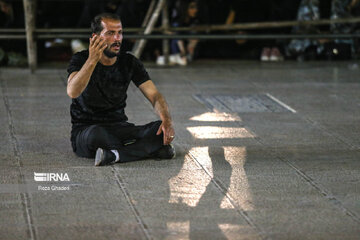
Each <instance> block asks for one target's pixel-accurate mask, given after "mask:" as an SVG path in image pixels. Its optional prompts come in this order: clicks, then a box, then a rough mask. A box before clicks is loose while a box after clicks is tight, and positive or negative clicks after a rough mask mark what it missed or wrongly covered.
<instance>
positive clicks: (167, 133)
mask: <svg viewBox="0 0 360 240" xmlns="http://www.w3.org/2000/svg"><path fill="white" fill-rule="evenodd" d="M139 88H140V90H141V92H142V93H143V94H144V96H145V97H146V98H147V99H148V100H149V101H150V103H151V104H152V105H153V107H154V109H155V111H156V113H157V114H158V115H159V117H160V119H161V121H162V124H161V126H160V128H159V130H158V132H157V135H159V134H161V132H162V133H163V134H164V145H167V144H170V143H171V141H172V140H173V139H174V136H175V131H174V128H173V125H172V120H171V116H170V112H169V107H168V105H167V103H166V101H165V98H164V97H163V95H162V94H161V93H160V92H159V91H158V90H157V88H156V87H155V85H154V83H153V82H152V81H151V80H149V81H146V82H144V83H143V84H141V85H140V86H139Z"/></svg>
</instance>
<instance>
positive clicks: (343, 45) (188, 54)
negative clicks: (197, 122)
mask: <svg viewBox="0 0 360 240" xmlns="http://www.w3.org/2000/svg"><path fill="white" fill-rule="evenodd" d="M22 2H23V1H20V0H12V1H11V0H0V28H24V13H23V6H22ZM150 2H151V0H106V1H96V0H77V1H76V0H74V1H56V0H51V1H40V0H39V1H37V8H36V9H37V10H36V14H37V15H36V20H37V22H36V27H37V28H88V27H89V26H90V21H91V19H92V18H93V17H94V16H96V15H97V14H99V13H101V12H111V13H116V14H118V15H119V16H121V19H122V23H123V27H124V28H125V29H126V28H127V27H140V26H141V24H142V22H143V19H144V17H145V15H146V12H147V10H148V8H149V5H150ZM167 2H168V10H169V17H170V24H171V26H173V27H189V26H196V25H204V24H205V25H210V24H211V25H214V24H215V25H220V24H235V23H248V22H270V21H271V22H274V21H289V20H290V21H292V20H318V19H329V18H331V19H337V18H349V17H356V16H359V15H360V0H272V1H268V0H168V1H167ZM160 24H161V19H159V21H158V23H157V25H158V26H159V25H160ZM358 31H359V25H358V24H331V25H324V26H307V27H293V28H291V27H287V28H267V29H255V30H246V31H245V30H244V31H218V32H216V31H215V32H211V34H290V33H292V34H306V33H309V34H314V33H357V32H358ZM178 34H196V33H195V32H179V33H178ZM133 44H134V40H131V39H129V38H128V39H127V38H126V35H125V39H124V42H123V46H122V51H129V50H132V47H133ZM169 47H170V50H171V56H170V62H171V63H172V64H179V65H187V64H189V63H190V62H191V61H193V60H194V59H199V58H236V59H259V60H261V61H282V60H284V59H297V60H299V61H303V60H316V59H330V60H333V59H334V60H338V59H351V58H357V57H358V55H359V48H358V42H357V39H289V40H216V41H215V40H197V39H196V38H194V39H190V40H180V39H172V40H171V41H170V43H169ZM84 48H86V41H85V40H81V39H73V40H72V41H68V40H65V39H48V40H41V41H40V40H39V42H38V51H39V55H40V59H50V60H67V59H69V58H70V57H71V54H72V53H73V52H74V51H78V50H81V49H84ZM25 49H26V46H25V42H24V40H16V41H14V40H1V41H0V65H1V64H5V63H6V62H7V63H8V64H9V65H16V64H23V62H24V58H25V54H26V51H25ZM71 49H72V50H73V52H72V51H71ZM21 56H23V58H21ZM142 58H143V59H145V60H153V61H156V62H157V63H158V64H159V65H162V64H163V63H164V58H163V56H162V42H161V40H151V41H148V44H147V46H146V48H145V50H144V53H143V55H142ZM25 59H26V58H25ZM25 62H26V61H25Z"/></svg>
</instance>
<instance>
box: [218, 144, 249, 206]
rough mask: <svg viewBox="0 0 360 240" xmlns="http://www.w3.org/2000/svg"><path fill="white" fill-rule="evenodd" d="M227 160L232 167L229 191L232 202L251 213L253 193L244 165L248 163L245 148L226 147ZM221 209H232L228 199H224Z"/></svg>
mask: <svg viewBox="0 0 360 240" xmlns="http://www.w3.org/2000/svg"><path fill="white" fill-rule="evenodd" d="M224 155H225V156H224V157H225V160H226V161H227V162H228V163H229V164H230V165H231V169H232V171H231V177H230V186H229V188H228V190H227V193H229V195H230V196H233V199H232V201H233V202H235V204H236V205H237V206H239V207H240V208H241V209H242V210H245V211H251V210H253V209H254V205H253V201H252V199H253V198H252V193H251V189H250V185H249V182H248V178H247V176H246V172H245V169H244V165H245V162H246V148H245V147H224ZM220 207H221V208H224V209H231V208H233V205H231V204H229V200H228V198H226V197H224V199H223V201H222V202H221V205H220Z"/></svg>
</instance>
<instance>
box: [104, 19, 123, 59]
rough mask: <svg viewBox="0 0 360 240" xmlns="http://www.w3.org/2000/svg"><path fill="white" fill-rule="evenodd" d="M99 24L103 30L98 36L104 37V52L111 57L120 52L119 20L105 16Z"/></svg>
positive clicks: (120, 31) (120, 27) (121, 37)
mask: <svg viewBox="0 0 360 240" xmlns="http://www.w3.org/2000/svg"><path fill="white" fill-rule="evenodd" d="M101 24H102V26H103V30H102V31H101V33H100V36H101V37H103V38H104V39H105V43H106V44H107V47H106V49H105V50H104V54H105V55H106V56H107V57H109V58H113V57H115V56H116V55H118V54H119V53H120V47H121V43H122V39H123V35H122V25H121V22H120V21H117V20H113V19H106V18H105V19H103V20H102V21H101Z"/></svg>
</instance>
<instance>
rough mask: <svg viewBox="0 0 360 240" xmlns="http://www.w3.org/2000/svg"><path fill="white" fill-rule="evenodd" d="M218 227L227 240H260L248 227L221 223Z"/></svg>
mask: <svg viewBox="0 0 360 240" xmlns="http://www.w3.org/2000/svg"><path fill="white" fill-rule="evenodd" d="M218 226H219V228H220V229H221V231H222V232H223V233H224V235H225V237H226V238H227V239H261V238H259V237H258V236H257V234H256V233H255V232H254V230H253V229H252V228H251V226H249V225H235V224H228V223H223V224H218ZM240 236H241V237H240Z"/></svg>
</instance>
